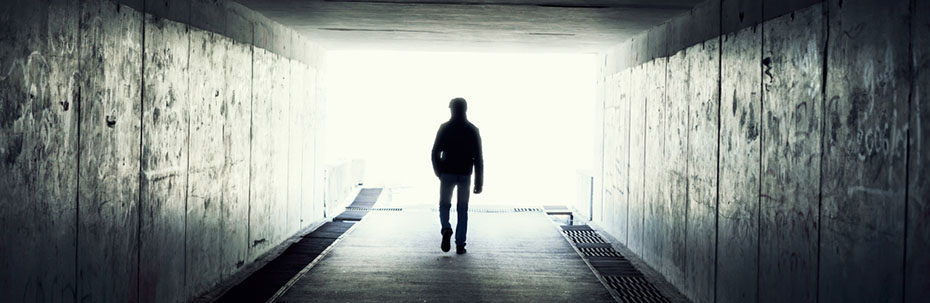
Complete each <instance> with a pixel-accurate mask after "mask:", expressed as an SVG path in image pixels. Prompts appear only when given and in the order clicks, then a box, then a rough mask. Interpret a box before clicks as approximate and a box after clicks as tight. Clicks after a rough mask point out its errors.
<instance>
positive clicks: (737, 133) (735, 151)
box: [716, 10, 762, 302]
mask: <svg viewBox="0 0 930 303" xmlns="http://www.w3.org/2000/svg"><path fill="white" fill-rule="evenodd" d="M759 12H760V13H761V10H759ZM760 15H761V14H760ZM760 17H761V16H760ZM761 46H762V28H761V26H752V27H748V28H745V29H743V30H740V31H738V32H736V33H734V34H728V35H726V36H724V37H723V45H722V48H723V49H722V51H721V56H722V57H721V58H720V60H721V62H722V66H721V70H720V73H721V75H720V78H721V81H722V83H721V84H720V85H721V87H726V88H728V89H724V90H721V91H720V171H719V178H720V183H719V184H720V185H719V187H718V189H719V194H720V201H719V204H718V207H719V210H718V211H719V213H718V216H719V217H718V221H717V224H718V226H717V237H718V241H719V243H718V245H717V258H719V260H720V261H722V262H717V263H716V271H717V284H716V285H717V289H716V293H717V300H718V301H722V302H746V301H751V300H754V299H755V298H756V292H757V289H756V288H757V286H758V284H757V283H758V281H756V280H757V279H758V275H757V274H756V272H755V271H751V270H745V269H746V268H752V267H753V266H758V264H759V263H758V262H759V259H758V258H759V257H758V254H759V238H758V237H759V186H760V185H759V183H760V180H759V179H760V176H759V175H760V169H761V166H760V165H761V164H760V157H761V154H760V151H759V149H760V148H761V142H762V138H761V136H760V134H761V124H762V121H761V117H762V92H761V91H760V90H761V89H762V88H761V86H760V85H759V83H761V81H762V80H761V78H762V68H761V67H762V48H761Z"/></svg>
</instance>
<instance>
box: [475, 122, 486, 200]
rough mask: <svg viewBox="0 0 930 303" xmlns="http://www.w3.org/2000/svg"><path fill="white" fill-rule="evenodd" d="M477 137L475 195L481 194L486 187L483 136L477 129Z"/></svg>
mask: <svg viewBox="0 0 930 303" xmlns="http://www.w3.org/2000/svg"><path fill="white" fill-rule="evenodd" d="M475 137H476V139H477V140H478V146H476V148H477V150H476V151H475V193H476V194H480V193H481V190H482V189H483V187H484V155H482V152H481V134H479V133H478V130H477V129H475Z"/></svg>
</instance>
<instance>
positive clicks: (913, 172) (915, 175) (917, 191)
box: [904, 1, 930, 302]
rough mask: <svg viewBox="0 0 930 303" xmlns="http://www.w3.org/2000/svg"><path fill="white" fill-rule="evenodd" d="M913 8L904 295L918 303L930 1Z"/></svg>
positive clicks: (929, 252) (926, 256)
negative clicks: (912, 58) (912, 63)
mask: <svg viewBox="0 0 930 303" xmlns="http://www.w3.org/2000/svg"><path fill="white" fill-rule="evenodd" d="M913 9H914V11H913V12H912V14H911V16H912V20H911V28H912V35H913V39H914V40H913V44H912V46H911V51H913V55H914V61H913V62H914V66H913V70H912V72H913V74H912V75H913V77H914V79H913V82H912V85H911V87H912V88H913V91H912V92H911V96H912V97H911V98H912V99H911V108H910V125H911V128H910V139H911V141H910V142H909V143H908V163H910V166H911V167H909V169H908V173H909V175H908V185H907V186H908V201H907V207H908V208H907V219H906V220H907V226H906V227H905V228H906V234H907V237H906V239H905V241H906V242H907V247H905V249H906V251H905V254H906V260H905V262H906V263H905V264H906V265H905V267H904V270H905V277H904V279H905V288H904V297H905V300H907V301H911V302H918V301H919V300H923V299H925V298H928V297H930V233H928V232H926V231H927V230H930V186H927V184H928V183H930V179H928V178H930V174H928V173H927V172H928V169H930V2H927V1H917V2H916V6H915V7H914V8H913Z"/></svg>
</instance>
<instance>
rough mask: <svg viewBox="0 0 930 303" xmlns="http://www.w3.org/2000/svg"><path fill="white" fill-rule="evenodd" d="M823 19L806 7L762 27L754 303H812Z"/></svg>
mask: <svg viewBox="0 0 930 303" xmlns="http://www.w3.org/2000/svg"><path fill="white" fill-rule="evenodd" d="M822 12H823V9H822V8H821V6H813V7H810V8H807V9H805V10H802V11H798V12H795V13H794V15H793V16H783V17H779V18H776V19H774V20H771V21H769V22H766V23H765V24H764V26H763V31H764V33H763V37H764V41H763V42H762V43H763V52H764V54H763V59H762V60H763V61H762V62H760V64H761V66H762V68H763V72H764V74H763V76H762V77H763V78H762V89H763V90H762V98H763V114H762V129H761V133H762V134H761V136H762V154H761V155H762V188H761V190H760V195H761V196H760V198H761V209H760V211H761V212H760V218H759V220H760V221H759V227H758V228H759V240H758V241H759V266H758V267H759V281H758V283H759V285H760V286H762V285H769V286H770V287H760V288H759V301H760V302H815V301H816V300H817V297H816V294H817V289H816V287H817V268H818V264H817V255H818V242H817V241H818V234H819V229H820V226H819V223H818V222H819V220H818V218H819V209H820V197H819V195H820V180H821V177H820V176H821V174H820V161H821V142H822V141H821V140H822V134H823V132H822V130H823V85H822V84H823V62H824V54H823V50H824V43H825V32H824V30H825V27H824V22H823V21H824V19H823V14H822ZM766 59H767V60H768V61H765V60H766ZM763 273H764V274H763Z"/></svg>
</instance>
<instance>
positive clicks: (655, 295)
mask: <svg viewBox="0 0 930 303" xmlns="http://www.w3.org/2000/svg"><path fill="white" fill-rule="evenodd" d="M604 279H605V280H607V284H608V285H610V288H613V289H614V290H616V291H617V293H619V294H620V296H621V298H622V299H621V301H622V302H671V301H669V300H668V298H666V297H665V296H664V295H662V292H660V291H659V289H658V288H656V287H655V285H653V284H652V283H651V282H649V280H646V278H644V277H630V276H604Z"/></svg>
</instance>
